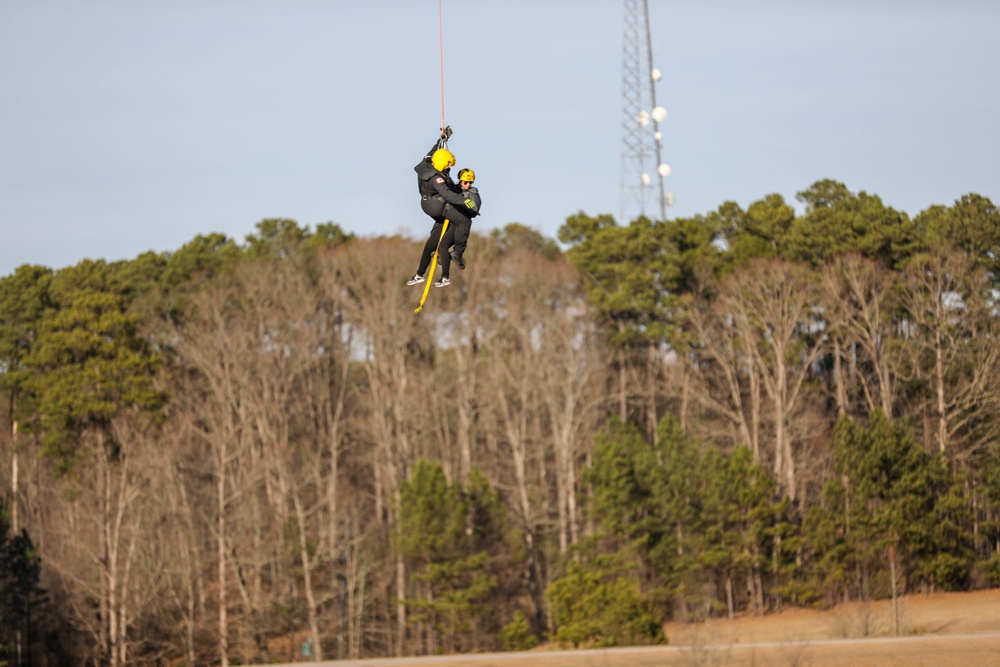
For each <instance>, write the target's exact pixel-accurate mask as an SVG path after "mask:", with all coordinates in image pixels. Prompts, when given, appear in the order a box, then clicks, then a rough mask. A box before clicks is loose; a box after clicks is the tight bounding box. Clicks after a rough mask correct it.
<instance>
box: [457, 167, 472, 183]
mask: <svg viewBox="0 0 1000 667" xmlns="http://www.w3.org/2000/svg"><path fill="white" fill-rule="evenodd" d="M458 180H459V181H460V182H461V181H465V182H466V183H475V182H476V172H474V171H472V170H471V169H463V170H462V171H460V172H458Z"/></svg>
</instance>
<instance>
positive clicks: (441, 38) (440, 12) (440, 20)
mask: <svg viewBox="0 0 1000 667" xmlns="http://www.w3.org/2000/svg"><path fill="white" fill-rule="evenodd" d="M438 59H439V60H440V63H441V129H442V130H443V129H444V128H445V123H444V10H443V9H442V8H441V0H438Z"/></svg>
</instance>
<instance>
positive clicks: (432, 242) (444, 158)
mask: <svg viewBox="0 0 1000 667" xmlns="http://www.w3.org/2000/svg"><path fill="white" fill-rule="evenodd" d="M451 135H452V131H451V126H448V127H445V128H443V129H442V130H441V136H440V138H439V139H438V140H437V141H436V142H435V143H434V145H433V146H432V147H431V150H430V151H428V152H427V155H425V156H424V158H423V159H422V160H421V161H420V163H419V164H417V166H415V167H414V168H413V170H414V171H415V172H417V189H418V191H419V192H420V208H421V209H422V210H423V212H424V213H426V214H427V215H428V216H430V217H431V219H432V220H434V225H433V227H431V233H430V235H429V236H428V238H427V242H426V243H425V244H424V250H423V253H421V255H420V264H419V266H418V267H417V272H416V273H415V274H413V277H412V278H410V279H409V280H407V281H406V284H407V285H417V284H419V283H422V282H424V280H425V278H424V273H425V272H426V271H427V267H428V266H430V263H431V257H432V256H433V255H434V253H435V251H437V249H438V244H439V243H440V242H441V240H442V239H441V230H442V225H444V221H445V204H451V205H452V206H454V207H466V199H467V197H465V196H464V195H461V194H458V193H457V192H456V190H460V188H459V186H457V185H455V183H454V181H452V180H451V176H450V175H449V171H450V170H451V168H452V167H453V166H455V156H454V155H452V153H451V151H449V150H448V148H447V145H448V138H449V137H451ZM442 245H443V244H442ZM444 247H445V254H444V258H445V259H448V260H450V257H448V254H447V248H448V246H444ZM450 263H451V262H450V261H449V262H448V264H449V265H450ZM444 269H445V266H444V262H442V276H441V279H440V280H438V281H437V282H435V283H434V286H435V287H444V286H446V285H449V284H450V283H451V280H449V279H448V277H447V275H448V274H447V273H444Z"/></svg>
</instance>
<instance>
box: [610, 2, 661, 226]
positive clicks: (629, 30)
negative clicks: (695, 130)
mask: <svg viewBox="0 0 1000 667" xmlns="http://www.w3.org/2000/svg"><path fill="white" fill-rule="evenodd" d="M623 2H624V7H625V30H624V33H623V38H622V165H621V211H620V213H621V217H620V219H619V224H628V223H629V222H631V221H632V220H633V219H634V218H636V217H638V216H640V215H646V216H649V217H652V216H656V215H659V219H660V220H666V219H667V206H668V205H670V204H672V203H673V195H672V194H670V193H668V192H665V191H664V188H663V178H664V177H665V176H667V175H669V174H670V167H669V166H668V165H666V164H664V162H663V159H662V153H663V134H662V133H661V132H660V123H661V122H663V121H664V120H666V118H667V110H666V109H664V108H663V107H661V106H657V104H656V83H657V82H658V81H659V80H660V79H661V78H663V75H662V74H661V73H660V70H658V69H656V68H655V67H653V46H652V38H651V37H650V33H649V4H648V0H623Z"/></svg>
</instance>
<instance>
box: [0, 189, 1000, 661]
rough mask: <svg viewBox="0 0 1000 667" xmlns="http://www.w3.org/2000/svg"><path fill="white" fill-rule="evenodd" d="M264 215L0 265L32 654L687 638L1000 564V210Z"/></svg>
mask: <svg viewBox="0 0 1000 667" xmlns="http://www.w3.org/2000/svg"><path fill="white" fill-rule="evenodd" d="M797 204H798V206H796V205H794V204H793V203H790V202H786V201H785V200H784V199H783V198H782V197H781V196H780V195H776V194H772V195H768V196H765V197H763V198H762V199H760V200H758V201H755V202H753V203H751V204H750V205H749V206H748V207H747V208H746V209H744V208H742V207H741V206H739V205H738V204H736V203H734V202H726V203H724V204H722V205H721V206H720V207H719V208H718V209H717V210H715V211H711V212H709V213H707V214H704V215H698V216H694V217H691V218H678V219H669V220H653V219H649V218H646V217H640V218H638V219H636V220H633V221H630V222H628V223H624V222H622V221H616V220H614V218H613V217H612V216H610V215H606V214H600V215H596V216H592V215H589V214H587V213H585V212H582V211H581V212H579V213H576V214H574V215H571V216H569V217H568V218H567V219H566V221H565V224H564V225H563V226H562V227H561V228H560V229H559V232H558V238H557V239H550V238H546V237H544V236H542V235H541V234H539V233H538V232H536V231H534V230H532V229H530V228H528V227H525V226H524V225H520V224H517V223H511V224H508V225H507V226H505V227H503V228H498V229H494V230H492V231H489V232H484V233H474V235H473V237H472V239H471V241H470V244H469V251H468V254H467V255H466V259H467V260H468V264H469V268H468V270H466V271H464V272H461V273H459V274H458V275H457V276H455V275H453V276H452V281H453V282H452V285H451V286H450V287H449V288H447V289H441V290H434V292H433V293H432V294H431V298H430V300H429V301H428V304H427V306H426V307H425V308H424V311H423V312H421V313H420V314H414V312H413V310H414V307H415V306H416V304H417V300H418V298H419V294H418V293H417V291H415V290H416V288H412V289H411V288H407V287H406V286H405V284H404V282H405V279H406V277H407V275H408V270H409V269H411V268H412V264H413V263H414V262H415V261H416V259H417V257H418V254H419V245H418V244H417V243H416V242H414V241H412V240H410V239H406V238H401V237H376V238H357V237H355V236H354V235H353V234H350V233H347V232H345V231H344V230H343V229H341V228H340V227H339V225H337V224H335V223H324V224H320V225H316V226H315V228H314V229H310V228H308V227H304V226H302V225H300V224H298V223H297V222H296V221H293V220H288V219H267V220H263V221H261V222H260V223H259V224H258V225H257V226H256V230H255V232H254V233H253V234H251V235H249V236H248V237H247V238H246V239H244V240H243V241H238V240H235V239H231V238H228V237H226V236H224V235H221V234H206V235H203V236H198V237H196V238H194V239H192V240H191V241H190V242H188V243H187V244H185V245H184V246H183V247H181V248H179V249H177V250H175V251H172V252H166V253H152V252H150V253H146V254H143V255H140V256H138V257H136V258H134V259H132V260H127V261H119V262H106V261H102V260H85V261H81V262H80V263H79V264H77V265H74V266H70V267H66V268H63V269H59V270H53V269H50V268H47V267H43V266H33V265H23V266H20V267H18V268H17V269H16V270H15V271H14V272H13V273H12V274H10V275H8V276H5V277H3V278H0V391H2V393H3V397H4V400H3V402H2V404H0V405H2V407H0V414H2V415H3V417H4V423H5V424H6V426H5V427H4V429H2V432H0V452H2V454H3V460H4V465H3V466H2V468H0V481H2V483H3V487H2V488H3V489H4V496H3V498H4V502H3V512H2V513H0V518H2V520H0V663H2V662H3V660H4V659H5V658H7V659H9V658H10V656H12V655H15V653H16V654H18V655H23V652H24V651H25V650H28V649H30V651H31V652H32V653H34V654H35V655H42V654H43V653H44V654H45V655H47V656H48V659H49V660H54V661H55V662H63V663H67V664H68V663H82V662H90V663H95V664H113V665H123V664H161V663H160V662H158V661H163V660H167V661H178V660H180V661H185V662H186V663H187V664H205V663H212V664H216V663H219V664H228V661H230V660H232V661H239V662H267V661H273V660H289V659H292V658H294V657H295V655H298V654H300V653H302V654H305V652H308V654H309V655H310V656H312V657H314V658H316V659H336V658H360V657H377V656H389V655H419V654H433V653H454V652H472V651H494V650H504V649H508V650H512V649H524V648H530V647H531V646H533V645H535V644H536V643H538V642H543V641H555V642H561V643H564V644H567V645H575V646H610V645H616V644H617V645H621V644H640V643H658V642H662V641H664V640H665V638H664V636H663V632H662V624H663V623H664V622H665V621H666V620H671V619H672V620H678V621H693V620H699V619H703V618H705V617H710V616H729V617H733V616H735V615H738V614H766V613H771V612H775V611H778V610H780V609H782V608H785V607H787V606H790V605H799V606H831V605H834V604H837V603H840V602H843V601H849V600H863V601H867V600H875V599H881V598H890V597H891V598H895V597H897V596H900V595H904V594H907V593H916V592H922V591H932V590H949V591H961V590H971V589H975V588H982V587H991V586H997V585H1000V529H998V526H1000V318H998V303H997V299H998V294H1000V292H998V288H1000V211H998V209H997V207H996V206H995V205H994V204H993V203H992V202H991V201H989V200H988V199H987V198H985V197H982V196H979V195H976V194H968V195H965V196H963V197H962V198H961V199H959V200H958V201H956V202H954V203H953V204H951V205H950V206H943V205H934V206H930V207H929V208H927V209H926V210H924V211H922V212H920V213H919V214H917V215H916V216H914V217H910V216H909V215H908V214H906V213H904V212H900V211H896V210H894V209H893V208H891V207H890V206H887V205H885V204H884V203H883V202H882V200H881V199H880V198H879V197H878V196H876V195H874V194H869V193H866V192H852V191H850V190H849V189H848V188H847V187H846V186H845V185H843V184H841V183H838V182H836V181H831V180H824V181H819V182H817V183H815V184H813V185H812V186H811V187H809V188H808V189H806V190H804V191H802V192H800V193H798V195H797Z"/></svg>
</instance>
